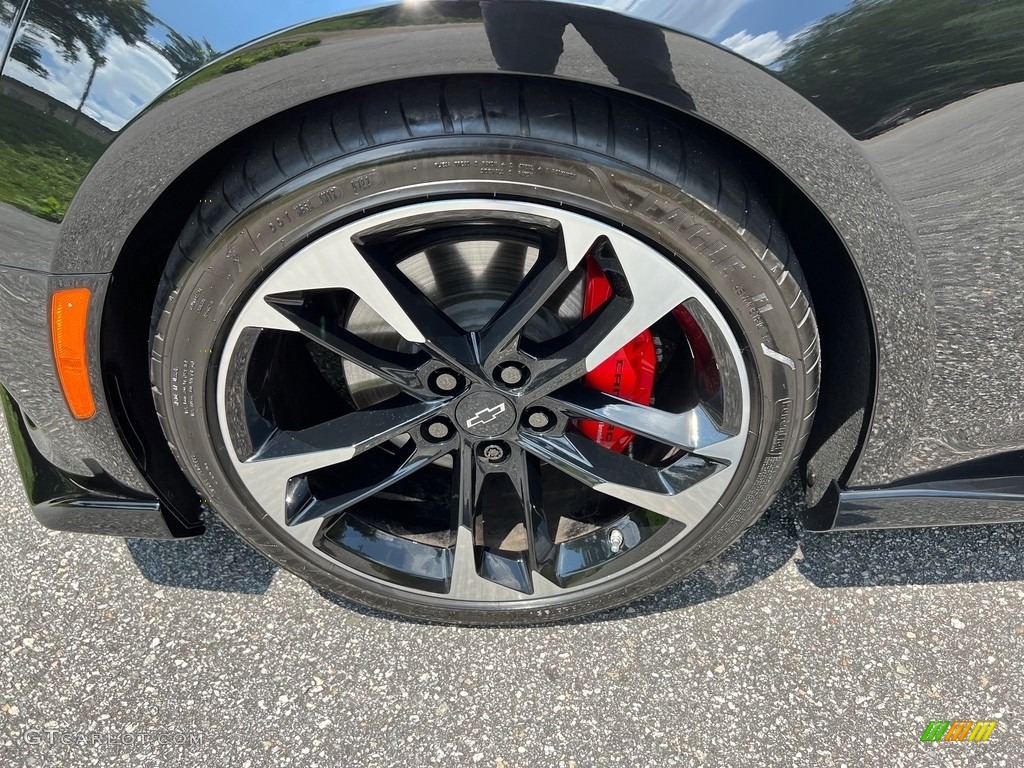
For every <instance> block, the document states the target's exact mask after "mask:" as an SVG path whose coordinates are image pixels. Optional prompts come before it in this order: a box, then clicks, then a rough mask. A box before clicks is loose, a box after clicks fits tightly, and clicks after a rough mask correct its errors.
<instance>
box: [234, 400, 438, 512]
mask: <svg viewBox="0 0 1024 768" xmlns="http://www.w3.org/2000/svg"><path fill="white" fill-rule="evenodd" d="M442 408H443V405H442V404H439V403H437V402H434V403H420V402H416V403H412V404H409V405H403V406H399V407H392V408H377V409H372V410H367V411H356V412H355V413H351V414H348V415H346V416H341V417H339V418H337V419H331V420H330V421H327V422H324V423H323V424H318V425H317V426H315V427H309V428H307V429H303V430H297V431H294V432H289V431H284V430H278V431H276V432H274V433H273V434H272V435H271V436H270V437H269V438H268V439H267V441H266V442H265V443H264V445H263V446H262V447H261V448H260V449H259V450H258V451H257V453H256V454H255V455H254V456H253V457H252V458H250V459H248V460H246V461H242V462H238V463H236V464H235V468H236V469H237V471H238V473H239V475H241V477H242V480H243V481H244V482H245V484H246V486H247V487H248V488H249V490H250V492H251V493H252V495H253V496H254V497H255V498H256V500H257V501H258V502H259V503H260V504H261V505H262V506H263V507H264V508H265V509H268V510H271V511H273V514H274V517H275V519H276V518H277V511H280V515H281V519H282V520H283V518H284V511H285V507H286V496H287V493H288V481H289V480H291V479H292V478H294V477H300V476H302V475H306V474H309V473H310V472H313V471H315V470H318V469H323V468H325V467H330V466H334V465H336V464H342V463H344V462H347V461H350V460H351V459H352V458H353V457H355V456H356V455H358V454H360V453H362V452H364V451H366V450H368V449H370V448H372V447H374V446H377V445H380V444H381V443H384V442H386V441H387V440H391V439H393V438H395V437H397V436H399V435H401V434H404V433H406V432H409V431H410V430H413V429H415V428H416V427H418V426H419V425H420V424H422V423H424V422H425V421H427V420H428V419H429V418H430V417H431V416H432V415H433V414H435V413H437V412H438V411H439V410H441V409H442ZM435 458H436V457H435ZM407 463H408V462H407ZM428 463H429V462H428ZM416 468H419V467H418V466H417V467H416ZM413 471H414V470H413ZM406 474H409V473H408V472H406ZM396 480H397V478H396ZM364 498H365V496H364ZM352 503H354V501H353V502H352ZM289 522H292V521H289Z"/></svg>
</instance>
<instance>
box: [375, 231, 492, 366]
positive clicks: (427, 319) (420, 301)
mask: <svg viewBox="0 0 1024 768" xmlns="http://www.w3.org/2000/svg"><path fill="white" fill-rule="evenodd" d="M373 250H374V249H373V248H372V247H366V246H364V251H365V254H364V255H365V262H364V263H366V264H369V265H370V268H371V269H372V270H373V273H374V275H375V276H376V279H377V281H378V282H379V283H380V285H381V286H382V287H383V289H384V290H386V291H387V292H388V295H389V296H391V298H392V299H394V301H395V302H397V303H398V305H399V306H401V307H402V308H403V309H404V310H405V311H406V312H407V313H408V316H409V317H410V318H411V319H412V321H413V322H414V323H415V325H416V327H417V328H418V329H419V330H420V331H421V332H422V334H423V338H422V339H421V340H420V342H419V343H420V344H421V345H422V346H424V347H426V348H427V349H429V350H430V351H431V352H433V353H434V354H435V355H436V356H438V357H440V358H441V359H443V360H445V361H446V362H448V363H449V364H450V365H452V366H453V367H455V368H458V369H459V370H460V371H461V372H462V373H463V374H465V375H466V376H468V377H469V378H471V379H475V380H482V379H481V377H480V374H479V360H478V355H477V351H476V348H475V345H474V344H473V341H472V339H471V337H470V335H469V334H467V333H466V332H465V331H464V330H463V329H462V328H461V327H459V325H458V324H457V323H456V322H455V321H454V320H452V319H451V318H450V317H448V315H446V314H445V313H444V312H443V311H442V310H441V309H440V308H438V307H437V306H436V305H435V304H434V303H433V302H432V301H431V300H430V299H429V298H428V297H427V296H426V295H424V293H423V292H422V291H421V290H420V289H419V288H418V287H417V286H416V284H415V283H413V282H412V281H411V280H410V279H409V278H408V277H406V276H405V275H404V274H402V272H401V270H399V269H398V267H397V266H396V265H395V264H393V263H391V262H389V261H388V255H387V254H386V253H381V254H380V255H379V258H375V257H374V255H373ZM371 306H372V305H371ZM378 314H379V313H378ZM381 316H382V317H383V315H381ZM384 319H385V320H386V319H387V318H386V317H385V318H384Z"/></svg>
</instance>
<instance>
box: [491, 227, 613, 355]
mask: <svg viewBox="0 0 1024 768" xmlns="http://www.w3.org/2000/svg"><path fill="white" fill-rule="evenodd" d="M559 224H560V226H559V230H558V234H557V235H552V236H546V237H544V238H543V242H542V245H541V250H540V257H539V258H538V259H537V262H536V263H535V264H534V265H533V267H532V268H531V269H530V271H529V273H528V274H527V275H526V277H525V278H524V279H523V282H522V283H521V284H520V285H519V287H518V288H517V289H516V291H515V292H514V293H513V294H512V295H511V296H510V297H509V298H508V300H507V301H506V302H505V304H504V305H503V306H502V307H501V309H499V310H498V312H497V313H496V314H495V315H494V317H493V318H491V320H490V322H488V323H487V325H486V326H485V327H484V328H483V329H482V330H481V331H480V332H479V334H478V337H479V347H480V356H481V358H482V359H483V360H484V369H485V370H490V369H491V368H493V367H494V365H495V364H496V363H497V357H498V355H500V354H501V353H502V352H505V351H506V350H508V349H509V348H510V347H513V346H515V345H516V344H517V343H518V341H519V334H520V332H521V331H522V330H523V328H524V327H525V326H526V324H527V323H528V322H529V321H530V319H531V318H533V316H534V315H535V314H537V312H538V310H540V308H541V307H542V306H544V304H545V302H547V300H548V299H550V298H551V296H552V295H553V294H554V293H555V292H556V291H557V290H558V289H559V287H561V285H562V283H564V282H565V280H566V279H567V278H568V277H569V275H570V274H572V272H573V270H575V269H576V267H577V266H579V263H580V262H581V261H582V260H583V258H584V257H585V256H586V255H587V254H588V253H589V252H590V250H591V249H592V248H593V246H594V243H595V242H596V241H597V238H598V236H597V233H596V232H594V231H593V230H592V229H591V228H589V227H586V226H583V225H581V224H579V223H577V222H575V221H572V220H569V221H565V222H559Z"/></svg>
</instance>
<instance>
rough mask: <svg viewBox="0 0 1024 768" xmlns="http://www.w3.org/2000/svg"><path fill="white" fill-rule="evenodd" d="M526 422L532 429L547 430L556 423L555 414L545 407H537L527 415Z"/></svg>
mask: <svg viewBox="0 0 1024 768" xmlns="http://www.w3.org/2000/svg"><path fill="white" fill-rule="evenodd" d="M526 423H527V424H529V425H530V429H533V430H536V431H537V432H547V431H548V430H549V429H551V427H552V426H554V424H555V416H554V414H552V413H551V412H550V411H548V410H545V409H544V408H535V409H533V410H532V411H530V412H529V414H528V415H527V417H526Z"/></svg>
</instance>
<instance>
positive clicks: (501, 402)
mask: <svg viewBox="0 0 1024 768" xmlns="http://www.w3.org/2000/svg"><path fill="white" fill-rule="evenodd" d="M455 418H456V419H457V420H458V422H459V429H461V430H462V431H463V432H468V433H469V434H471V435H475V436H476V437H497V436H498V435H502V434H504V433H505V432H508V431H509V430H510V429H512V427H514V426H515V424H516V418H517V417H516V407H515V406H514V405H513V404H512V401H511V400H509V399H508V398H507V397H505V396H504V395H499V394H498V393H497V392H471V393H470V394H468V395H466V396H465V397H464V398H462V402H460V403H459V404H458V406H456V408H455Z"/></svg>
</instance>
